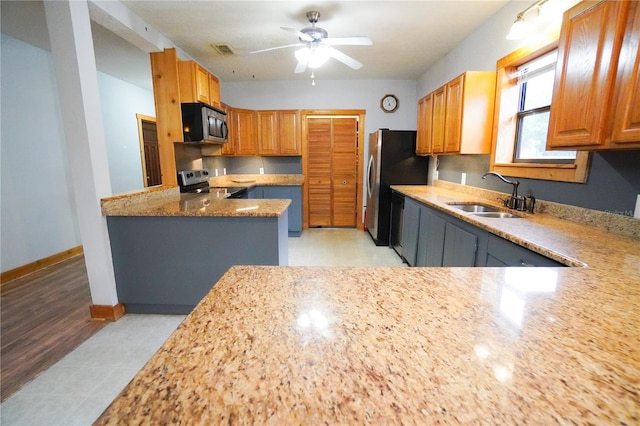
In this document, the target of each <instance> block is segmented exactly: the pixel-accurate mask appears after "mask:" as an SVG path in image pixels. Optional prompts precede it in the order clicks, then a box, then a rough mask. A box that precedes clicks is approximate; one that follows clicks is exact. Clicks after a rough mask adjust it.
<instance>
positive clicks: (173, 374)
mask: <svg viewBox="0 0 640 426" xmlns="http://www.w3.org/2000/svg"><path fill="white" fill-rule="evenodd" d="M638 278H639V275H638V274H637V271H636V275H627V276H625V274H623V273H621V274H615V275H614V276H608V274H605V273H603V271H602V270H598V269H588V268H551V269H549V268H324V267H264V266H263V267H260V266H237V267H233V268H231V269H230V270H229V272H227V273H226V274H225V275H224V276H223V277H222V279H221V280H220V281H219V282H218V283H217V284H216V285H215V286H214V287H213V289H212V290H211V292H210V293H209V294H208V295H207V296H206V297H205V298H204V299H203V301H202V302H201V303H200V304H199V305H198V306H197V307H196V309H195V310H194V311H193V312H192V313H191V314H190V315H189V316H188V317H187V318H186V319H185V321H184V322H183V323H182V324H181V325H180V327H179V328H178V329H177V330H176V332H175V333H174V334H173V335H172V336H171V337H170V338H169V339H168V340H167V342H166V343H165V344H164V345H163V346H162V347H161V348H160V350H159V351H158V352H157V353H156V354H155V355H154V356H153V358H152V359H151V360H150V361H149V362H148V363H147V364H146V365H145V367H144V368H143V369H142V370H141V371H140V372H139V373H138V375H137V376H136V377H135V378H134V379H133V380H132V381H131V382H130V384H129V385H128V386H127V387H126V388H125V389H124V390H123V391H122V392H121V393H120V395H119V396H118V397H117V398H116V399H115V400H114V401H113V403H112V404H111V405H110V406H109V407H108V409H107V410H106V411H105V412H104V413H103V414H102V416H101V417H100V418H99V419H98V421H97V422H96V424H98V425H107V424H219V423H238V424H247V423H250V424H267V423H268V424H301V423H304V424H386V423H393V424H399V423H419V424H435V423H439V424H525V423H527V424H557V423H560V424H574V423H589V424H638V422H639V421H640V399H639V398H638V395H639V392H640V389H639V378H640V353H639V352H638V351H637V348H638V347H640V337H639V331H638V317H639V314H640V311H639V306H640V290H639V288H638V282H639V281H638Z"/></svg>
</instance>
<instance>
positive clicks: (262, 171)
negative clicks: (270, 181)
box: [260, 167, 264, 175]
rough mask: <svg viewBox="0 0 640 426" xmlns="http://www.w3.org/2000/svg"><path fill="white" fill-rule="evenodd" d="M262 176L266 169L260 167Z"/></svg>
mask: <svg viewBox="0 0 640 426" xmlns="http://www.w3.org/2000/svg"><path fill="white" fill-rule="evenodd" d="M260 174H261V175H263V174H264V167H260Z"/></svg>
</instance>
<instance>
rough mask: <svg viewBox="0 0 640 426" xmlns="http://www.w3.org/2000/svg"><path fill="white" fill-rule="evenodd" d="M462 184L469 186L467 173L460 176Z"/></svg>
mask: <svg viewBox="0 0 640 426" xmlns="http://www.w3.org/2000/svg"><path fill="white" fill-rule="evenodd" d="M460 183H461V184H463V185H466V184H467V174H466V173H462V175H461V176H460Z"/></svg>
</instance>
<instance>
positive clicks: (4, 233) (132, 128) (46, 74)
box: [0, 34, 155, 272]
mask: <svg viewBox="0 0 640 426" xmlns="http://www.w3.org/2000/svg"><path fill="white" fill-rule="evenodd" d="M1 55H2V58H1V60H2V70H1V71H2V74H1V78H2V87H1V89H2V104H1V108H2V114H1V120H2V122H1V128H2V134H1V156H2V160H1V161H2V170H1V173H2V174H1V177H2V183H1V191H0V214H1V229H0V235H1V237H2V238H1V254H0V267H1V270H2V272H4V271H8V270H11V269H13V268H16V267H19V266H22V265H25V264H28V263H31V262H34V261H36V260H38V259H42V258H44V257H47V256H51V255H53V254H56V253H59V252H62V251H64V250H68V249H70V248H72V247H76V246H78V245H80V244H81V241H80V232H79V229H78V224H77V218H76V213H75V212H76V208H75V204H74V199H73V191H72V184H71V176H70V173H69V164H68V161H67V152H66V149H67V147H66V142H65V135H64V131H63V128H62V118H61V115H60V105H59V101H58V91H57V90H58V89H57V87H56V82H55V76H54V71H53V63H52V59H51V52H49V51H46V50H42V49H40V48H37V47H34V46H32V45H30V44H27V43H24V42H22V41H19V40H16V39H14V38H12V37H10V36H7V35H6V34H2V49H1ZM98 79H99V80H98V82H99V84H100V96H101V100H100V102H101V106H102V113H103V120H104V125H105V133H106V134H105V137H106V141H107V150H108V161H109V171H110V175H111V187H112V191H113V193H114V194H117V193H121V192H127V191H131V190H135V189H139V188H142V187H143V186H144V185H143V181H142V168H141V162H140V148H139V142H138V128H137V120H136V113H140V114H145V115H150V116H155V107H154V102H153V93H152V92H150V91H148V90H145V89H142V88H139V87H137V86H134V85H132V84H129V83H126V82H124V81H122V80H118V79H116V78H113V77H111V76H109V75H107V74H103V73H98ZM34 171H36V172H37V173H35V175H33V172H34Z"/></svg>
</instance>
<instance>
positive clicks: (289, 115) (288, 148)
mask: <svg viewBox="0 0 640 426" xmlns="http://www.w3.org/2000/svg"><path fill="white" fill-rule="evenodd" d="M278 129H279V133H278V138H279V141H278V142H279V145H280V154H281V155H302V134H301V128H300V111H297V110H281V111H278Z"/></svg>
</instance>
